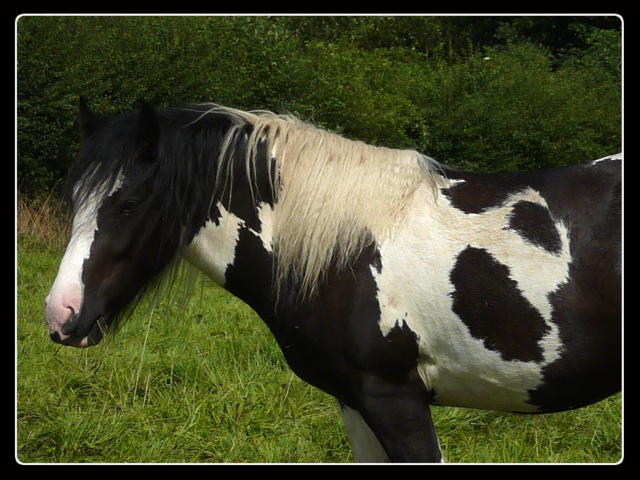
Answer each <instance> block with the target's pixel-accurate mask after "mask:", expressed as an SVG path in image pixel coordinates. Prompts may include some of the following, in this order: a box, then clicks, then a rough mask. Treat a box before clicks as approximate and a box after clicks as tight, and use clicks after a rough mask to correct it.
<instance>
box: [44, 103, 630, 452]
mask: <svg viewBox="0 0 640 480" xmlns="http://www.w3.org/2000/svg"><path fill="white" fill-rule="evenodd" d="M80 121H81V124H82V127H83V129H84V132H85V137H84V142H83V145H82V148H81V151H80V154H79V157H78V159H77V162H76V164H75V166H74V168H73V169H72V171H71V172H70V178H69V180H70V183H69V185H70V195H71V199H72V205H73V226H72V232H71V238H70V241H69V245H68V247H67V250H66V252H65V254H64V257H63V259H62V262H61V264H60V268H59V272H58V275H57V277H56V279H55V282H54V283H53V286H52V288H51V291H50V292H49V294H48V295H47V298H46V319H47V322H48V326H49V334H50V337H51V339H52V340H53V341H54V342H57V343H60V344H63V345H72V346H76V347H88V346H91V345H95V344H97V343H98V342H99V341H100V340H101V338H102V337H103V335H104V334H105V332H108V331H114V330H115V329H116V327H117V326H118V325H119V324H120V323H121V322H119V320H121V319H122V318H123V317H124V312H129V311H130V310H131V308H127V307H131V306H132V305H135V301H136V300H137V299H138V298H139V296H140V295H141V294H142V293H143V292H145V291H148V290H149V286H150V285H156V284H157V282H156V280H158V279H161V278H162V276H163V274H165V273H166V272H167V271H168V269H169V267H170V266H172V265H175V264H176V263H177V260H176V259H179V258H185V259H186V260H188V262H190V263H192V264H194V265H195V266H197V267H198V268H199V269H201V270H202V271H203V272H204V273H205V274H207V275H208V276H209V277H211V278H212V279H213V280H214V281H215V282H217V283H218V284H220V285H221V286H223V287H224V288H225V289H227V290H228V291H229V292H231V293H232V294H234V295H236V296H237V297H239V298H240V299H242V300H243V301H244V302H246V303H247V304H248V305H249V306H251V307H252V308H253V309H254V310H255V311H256V312H257V314H258V315H259V316H260V317H261V318H262V319H263V320H264V321H265V323H266V324H267V325H268V326H269V328H270V330H271V331H272V332H273V335H274V337H275V339H276V340H277V342H278V344H279V346H280V348H281V349H282V352H283V353H284V356H285V358H286V360H287V362H288V363H289V365H290V366H291V368H292V369H293V371H294V372H295V373H296V374H297V375H298V376H299V377H300V378H302V379H303V380H305V381H306V382H308V383H310V384H312V385H314V386H316V387H318V388H320V389H322V390H324V391H325V392H328V393H329V394H331V395H333V396H335V397H336V398H337V399H338V401H339V403H340V405H341V407H342V413H343V417H344V420H345V425H346V429H347V433H348V436H349V439H350V442H351V444H352V448H353V452H354V457H355V459H356V460H357V461H365V462H382V461H389V460H390V461H393V462H440V461H442V455H441V452H440V448H439V445H438V440H437V438H436V433H435V430H434V426H433V422H432V420H431V414H430V410H429V409H430V406H431V405H447V406H460V407H470V408H478V409H492V410H500V411H509V412H529V413H542V412H556V411H561V410H566V409H573V408H577V407H581V406H584V405H588V404H591V403H593V402H597V401H599V400H601V399H603V398H605V397H607V396H609V395H612V394H614V393H616V392H618V391H619V390H620V388H621V369H622V355H621V343H622V340H621V330H622V327H621V317H622V299H621V271H622V260H621V223H622V222H621V212H622V205H621V203H622V200H621V159H622V155H620V154H619V155H613V156H610V157H605V158H601V159H599V160H595V161H591V162H589V163H585V164H581V165H573V166H568V167H564V168H552V169H545V170H540V171H533V172H525V173H498V174H479V173H466V172H461V171H456V170H453V169H448V168H446V167H444V166H442V165H440V164H438V163H436V162H435V161H434V160H432V159H430V158H429V157H426V156H424V155H421V154H419V153H417V152H415V151H402V150H391V149H387V148H378V147H374V146H370V145H367V144H364V143H362V142H355V141H350V140H347V139H345V138H343V137H341V136H338V135H335V134H333V133H329V132H327V131H324V130H321V129H318V128H315V127H313V126H311V125H308V124H305V123H303V122H300V121H298V120H296V119H294V118H289V117H284V116H277V115H274V114H270V113H267V112H243V111H238V110H234V109H231V108H224V107H219V106H212V105H199V106H191V107H187V108H166V109H159V110H156V109H154V108H153V107H152V106H150V105H148V104H143V105H142V108H141V109H140V111H138V112H135V113H130V114H123V115H120V116H117V117H114V118H112V119H104V118H101V117H99V116H97V115H95V114H94V113H92V112H91V111H90V109H89V108H88V107H87V105H86V102H84V101H81V108H80Z"/></svg>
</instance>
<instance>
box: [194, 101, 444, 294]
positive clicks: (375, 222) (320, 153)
mask: <svg viewBox="0 0 640 480" xmlns="http://www.w3.org/2000/svg"><path fill="white" fill-rule="evenodd" d="M207 113H217V114H226V115H229V116H230V117H231V118H233V119H234V122H233V126H232V127H231V128H230V129H229V131H228V133H227V136H226V138H225V142H224V147H223V148H222V149H221V152H220V158H219V164H220V165H223V164H224V163H225V162H228V160H229V159H231V158H233V156H234V155H233V151H234V148H235V145H236V144H237V142H238V139H239V138H238V137H239V136H241V135H246V132H247V128H246V127H247V125H248V126H250V127H251V128H250V129H249V131H251V133H250V135H248V138H247V139H246V141H247V148H246V150H245V159H244V160H245V168H246V171H247V178H252V177H253V178H255V171H256V168H257V167H256V160H257V159H258V156H259V155H257V152H258V151H259V148H260V145H264V143H265V142H266V148H267V152H268V155H269V158H268V159H267V161H268V162H275V168H273V169H268V170H269V171H270V172H271V171H273V172H275V173H274V174H273V175H272V178H270V181H271V184H272V191H273V192H275V194H276V196H277V202H276V203H275V207H274V226H273V232H274V238H273V253H274V256H275V258H276V262H275V264H276V265H275V279H274V280H275V286H276V288H278V287H281V286H283V285H285V284H287V283H288V282H290V281H293V282H294V284H295V285H296V288H297V290H298V291H299V292H300V294H301V295H308V294H312V293H313V292H314V291H315V289H316V287H317V285H318V283H319V281H321V279H322V278H323V276H324V275H325V274H326V272H327V270H328V269H329V267H332V268H333V267H335V268H337V269H342V268H344V267H346V266H347V265H348V264H349V262H350V261H352V260H353V259H354V258H356V257H357V256H358V255H359V254H360V253H361V252H362V251H363V249H364V248H365V247H366V246H367V245H369V244H371V243H372V242H377V243H381V242H382V241H384V240H385V239H387V238H389V237H391V236H393V234H394V229H395V227H396V226H397V225H398V224H400V223H401V222H402V219H403V218H404V215H405V212H406V209H407V206H408V205H409V203H410V201H411V200H412V198H413V194H414V193H415V192H416V190H417V189H418V188H419V187H420V186H423V185H425V184H426V186H427V187H428V188H431V189H433V190H434V191H435V189H436V188H437V186H438V185H439V184H440V182H441V181H442V179H443V176H442V175H439V174H438V173H442V169H441V166H440V165H439V164H438V163H437V162H436V161H435V160H433V159H431V158H429V157H427V156H425V155H422V154H420V153H418V152H416V151H412V150H395V149H390V148H385V147H376V146H372V145H369V144H366V143H364V142H361V141H353V140H349V139H346V138H344V137H342V136H340V135H338V134H335V133H332V132H329V131H327V130H323V129H320V128H318V127H315V126H313V125H311V124H309V123H305V122H302V121H301V120H299V119H298V118H296V117H292V116H282V115H275V114H273V113H271V112H265V111H254V112H241V111H238V110H234V109H229V108H225V107H217V106H215V107H212V108H211V109H210V110H209V111H208V112H207ZM224 171H231V169H223V168H220V169H219V172H224ZM228 181H229V178H228V177H227V175H222V176H219V182H220V183H222V184H225V183H228Z"/></svg>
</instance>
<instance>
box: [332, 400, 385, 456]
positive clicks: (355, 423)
mask: <svg viewBox="0 0 640 480" xmlns="http://www.w3.org/2000/svg"><path fill="white" fill-rule="evenodd" d="M341 410H342V421H343V422H344V427H345V430H346V432H347V437H348V438H349V445H351V452H352V453H353V459H354V461H355V462H356V463H387V462H390V460H389V456H388V455H387V453H386V452H385V451H384V449H383V448H382V445H380V442H379V441H378V438H377V437H376V435H375V434H374V433H373V431H372V430H371V428H369V425H367V423H366V422H365V421H364V419H363V418H362V415H360V412H358V411H357V410H353V409H352V408H349V407H347V406H346V405H343V406H342V407H341Z"/></svg>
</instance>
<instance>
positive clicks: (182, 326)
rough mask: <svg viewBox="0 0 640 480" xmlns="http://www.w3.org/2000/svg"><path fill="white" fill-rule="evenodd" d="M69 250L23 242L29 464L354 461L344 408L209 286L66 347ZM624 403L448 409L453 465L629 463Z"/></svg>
mask: <svg viewBox="0 0 640 480" xmlns="http://www.w3.org/2000/svg"><path fill="white" fill-rule="evenodd" d="M61 254H62V251H61V248H60V247H59V246H58V244H54V245H51V243H50V242H46V241H43V240H42V239H40V238H35V237H33V236H31V235H19V240H18V275H17V329H16V338H17V396H16V398H17V403H16V406H17V408H16V415H17V421H16V426H17V432H16V458H17V459H18V461H20V462H23V463H51V462H64V463H79V462H101V463H112V462H127V463H128V462H134V463H147V462H153V463H176V462H177V463H209V462H220V463H222V462H229V463H249V462H252V463H294V462H297V463H320V462H324V463H328V462H331V463H341V462H350V461H352V457H351V452H350V448H349V445H348V442H347V439H346V434H345V432H344V428H343V426H342V420H341V417H340V414H339V411H338V407H337V405H336V403H335V401H334V400H333V399H332V398H331V397H329V396H328V395H326V394H324V393H323V392H321V391H319V390H317V389H315V388H313V387H311V386H309V385H307V384H305V383H304V382H302V381H301V380H300V379H298V378H297V377H296V376H295V375H293V374H292V373H291V371H290V370H289V368H288V367H287V365H286V363H285V361H284V359H283V356H282V354H281V352H280V350H279V349H278V347H277V345H276V342H275V340H274V339H273V338H272V337H271V335H270V333H269V331H268V329H267V328H266V326H265V325H264V324H263V323H262V322H261V320H260V319H259V318H258V317H257V316H256V315H255V314H254V313H253V312H252V311H251V310H250V309H249V308H248V307H246V306H245V305H243V304H242V303H241V302H240V301H239V300H237V299H235V298H233V297H231V296H230V295H229V294H227V293H226V292H224V291H223V290H221V289H219V288H217V287H216V286H214V285H213V284H212V283H211V282H209V281H208V280H205V279H202V281H201V282H200V281H199V283H198V287H197V288H196V291H195V293H194V295H193V296H192V297H191V298H190V299H189V300H188V301H187V302H186V303H184V304H183V303H180V302H171V301H169V300H161V301H159V302H157V303H156V304H155V305H151V304H143V305H141V306H140V307H139V308H138V310H137V312H136V314H135V315H134V317H133V318H132V319H131V321H130V322H129V323H127V324H126V325H125V326H124V327H123V329H122V330H121V332H119V333H118V335H116V336H115V337H108V338H107V339H105V340H104V341H103V342H102V343H101V344H100V345H98V346H97V347H93V348H90V349H84V350H80V349H73V348H62V347H59V346H56V345H55V344H53V343H52V342H51V341H50V340H49V338H48V334H47V328H46V325H45V323H44V312H43V300H44V297H45V295H46V293H47V292H48V290H49V288H50V285H51V283H52V282H53V279H54V277H55V274H56V271H57V267H58V262H59V260H60V258H61ZM621 404H622V401H621V396H620V395H617V396H614V397H612V398H609V399H607V400H606V401H603V402H600V403H599V404H596V405H593V406H590V407H587V408H583V409H580V410H576V411H572V412H565V413H560V414H550V415H543V416H523V415H509V414H498V413H494V412H484V411H475V410H464V409H456V408H437V409H434V412H433V415H434V419H435V422H436V428H437V431H438V434H439V439H440V444H441V447H442V449H443V452H444V455H445V458H446V460H447V462H451V463H531V462H539V463H616V462H618V461H620V460H621V458H622V427H621V425H622V421H621V418H622V414H621V410H622V407H621Z"/></svg>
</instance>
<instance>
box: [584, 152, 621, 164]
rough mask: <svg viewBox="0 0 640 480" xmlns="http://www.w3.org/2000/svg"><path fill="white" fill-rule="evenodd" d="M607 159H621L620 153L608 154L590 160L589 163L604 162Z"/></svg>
mask: <svg viewBox="0 0 640 480" xmlns="http://www.w3.org/2000/svg"><path fill="white" fill-rule="evenodd" d="M609 160H622V153H616V154H615V155H608V156H606V157H602V158H599V159H597V160H594V161H593V162H591V165H596V164H597V163H600V162H606V161H609Z"/></svg>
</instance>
